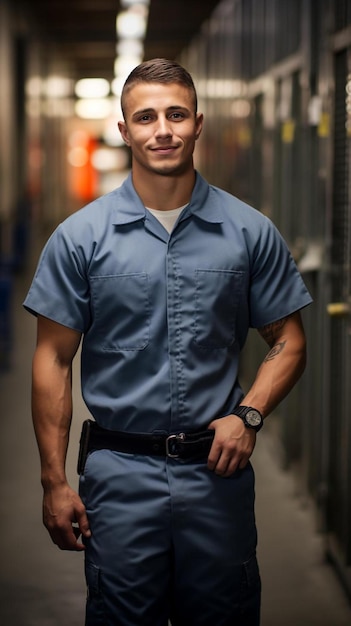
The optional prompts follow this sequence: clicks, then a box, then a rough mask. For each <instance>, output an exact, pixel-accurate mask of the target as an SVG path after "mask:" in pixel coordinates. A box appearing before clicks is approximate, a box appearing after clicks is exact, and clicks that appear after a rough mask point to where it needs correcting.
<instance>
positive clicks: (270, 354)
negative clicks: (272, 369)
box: [264, 341, 286, 363]
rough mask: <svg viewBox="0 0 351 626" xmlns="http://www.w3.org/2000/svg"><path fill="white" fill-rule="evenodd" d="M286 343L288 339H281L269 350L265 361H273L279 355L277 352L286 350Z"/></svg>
mask: <svg viewBox="0 0 351 626" xmlns="http://www.w3.org/2000/svg"><path fill="white" fill-rule="evenodd" d="M285 344H286V341H280V342H279V343H276V344H275V346H274V347H273V348H272V350H270V351H269V352H268V354H267V356H266V358H265V359H264V363H266V362H267V361H272V360H273V359H274V358H275V357H276V356H277V354H280V353H281V352H282V350H284V347H285Z"/></svg>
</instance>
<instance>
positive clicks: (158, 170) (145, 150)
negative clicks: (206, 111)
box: [119, 83, 203, 176]
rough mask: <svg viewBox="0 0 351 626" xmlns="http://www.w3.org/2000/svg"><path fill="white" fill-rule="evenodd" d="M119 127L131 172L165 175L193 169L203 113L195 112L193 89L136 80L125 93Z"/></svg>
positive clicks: (174, 84)
mask: <svg viewBox="0 0 351 626" xmlns="http://www.w3.org/2000/svg"><path fill="white" fill-rule="evenodd" d="M124 109H125V112H124V113H125V121H124V122H120V123H119V130H120V132H121V135H122V137H123V139H124V141H125V142H126V144H127V145H128V146H129V147H130V148H131V151H132V155H133V168H134V172H135V171H136V170H137V171H139V170H140V171H142V170H148V171H149V172H153V173H155V174H160V175H164V176H172V175H179V174H181V173H184V172H186V171H188V170H189V169H192V167H193V158H192V155H193V151H194V147H195V141H196V139H197V138H198V137H199V135H200V133H201V129H202V122H203V116H202V115H201V114H199V113H198V114H196V113H195V108H194V100H193V94H192V92H191V91H190V90H189V89H187V88H186V87H183V86H182V85H179V84H177V83H171V84H165V85H164V84H161V83H139V84H136V85H135V86H134V87H132V88H131V90H130V91H129V92H128V93H127V95H126V98H125V103H124Z"/></svg>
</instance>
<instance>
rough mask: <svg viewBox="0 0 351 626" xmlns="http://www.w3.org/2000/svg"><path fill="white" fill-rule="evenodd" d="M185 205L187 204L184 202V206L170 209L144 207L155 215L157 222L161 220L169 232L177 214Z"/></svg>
mask: <svg viewBox="0 0 351 626" xmlns="http://www.w3.org/2000/svg"><path fill="white" fill-rule="evenodd" d="M186 206H188V204H184V206H180V207H179V208H178V209H171V210H170V211H160V210H159V209H150V208H149V207H148V206H147V207H146V208H147V210H148V211H150V213H152V215H153V216H154V217H156V219H158V221H159V222H161V224H162V226H163V227H164V228H165V229H166V231H167V232H168V233H171V232H172V230H173V228H174V225H175V223H176V221H177V219H178V217H179V215H180V214H181V212H182V211H183V209H185V207H186Z"/></svg>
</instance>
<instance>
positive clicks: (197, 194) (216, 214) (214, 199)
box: [113, 172, 223, 225]
mask: <svg viewBox="0 0 351 626" xmlns="http://www.w3.org/2000/svg"><path fill="white" fill-rule="evenodd" d="M115 193H116V195H117V200H118V208H116V209H115V211H114V218H113V223H114V224H116V225H122V224H131V223H133V222H137V221H139V220H144V219H145V216H146V209H145V206H144V205H143V203H142V201H141V199H140V197H139V196H138V194H137V192H136V191H135V189H134V185H133V182H132V174H131V173H130V174H129V176H128V178H127V179H126V180H125V181H124V183H123V184H122V186H121V187H119V188H118V189H116V191H115ZM189 213H191V214H192V215H194V216H196V217H197V218H199V219H201V220H203V221H205V222H210V223H212V224H221V223H222V222H223V214H222V209H221V205H220V202H219V197H218V195H217V193H216V189H215V188H214V187H211V186H210V185H209V184H208V183H207V182H206V180H205V179H204V178H203V177H202V176H201V175H200V174H199V173H198V172H196V180H195V186H194V189H193V193H192V195H191V200H190V202H189V204H188V206H187V207H186V209H185V210H184V212H183V215H182V218H183V217H186V215H189Z"/></svg>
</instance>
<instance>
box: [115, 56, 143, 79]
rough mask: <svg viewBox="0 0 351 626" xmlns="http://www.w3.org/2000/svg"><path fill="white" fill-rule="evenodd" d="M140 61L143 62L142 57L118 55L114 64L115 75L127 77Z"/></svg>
mask: <svg viewBox="0 0 351 626" xmlns="http://www.w3.org/2000/svg"><path fill="white" fill-rule="evenodd" d="M139 63H141V58H140V57H134V56H133V57H132V56H131V57H117V59H116V60H115V65H114V70H115V76H125V77H127V76H128V75H129V74H130V72H132V71H133V70H134V68H135V67H136V66H137V65H139Z"/></svg>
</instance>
